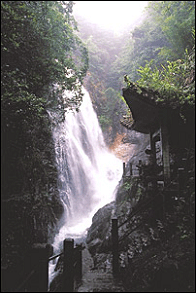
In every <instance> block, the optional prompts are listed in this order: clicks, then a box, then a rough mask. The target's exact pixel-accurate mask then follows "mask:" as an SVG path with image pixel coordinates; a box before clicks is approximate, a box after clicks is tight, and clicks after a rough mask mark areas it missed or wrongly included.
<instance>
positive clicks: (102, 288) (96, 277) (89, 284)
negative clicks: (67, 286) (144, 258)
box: [75, 248, 126, 292]
mask: <svg viewBox="0 0 196 293" xmlns="http://www.w3.org/2000/svg"><path fill="white" fill-rule="evenodd" d="M82 261H83V268H82V269H83V276H82V281H81V284H79V286H78V287H77V289H75V292H126V291H125V289H124V288H123V286H122V283H121V282H120V280H118V279H114V277H113V275H112V268H111V267H109V268H106V269H105V270H103V269H94V268H93V267H94V265H93V259H92V257H91V255H90V253H89V252H88V249H86V248H85V249H84V250H83V253H82Z"/></svg>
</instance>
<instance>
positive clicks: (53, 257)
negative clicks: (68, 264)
mask: <svg viewBox="0 0 196 293" xmlns="http://www.w3.org/2000/svg"><path fill="white" fill-rule="evenodd" d="M61 255H63V252H61V253H59V254H56V255H53V256H51V257H49V259H48V261H51V260H53V259H55V258H56V257H58V256H61Z"/></svg>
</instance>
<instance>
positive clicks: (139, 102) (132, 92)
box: [121, 86, 171, 185]
mask: <svg viewBox="0 0 196 293" xmlns="http://www.w3.org/2000/svg"><path fill="white" fill-rule="evenodd" d="M154 96H155V93H153V94H152V93H150V92H149V93H148V92H147V91H146V90H143V91H141V90H140V92H139V91H138V89H137V87H136V86H133V87H130V88H126V89H123V97H124V99H125V101H126V103H127V105H128V106H129V108H130V110H131V113H132V117H133V123H127V122H126V123H123V121H121V123H122V124H123V125H124V126H125V127H127V128H129V129H132V130H135V131H137V132H141V133H145V134H149V135H150V147H151V149H150V160H151V163H152V164H156V142H157V141H159V140H160V141H161V151H162V163H163V175H164V184H165V185H166V184H168V183H169V182H170V179H171V176H170V160H169V152H170V151H169V133H168V127H169V120H168V109H166V108H164V107H159V106H158V105H157V104H156V102H155V99H154V98H155V97H154Z"/></svg>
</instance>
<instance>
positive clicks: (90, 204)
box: [49, 88, 122, 282]
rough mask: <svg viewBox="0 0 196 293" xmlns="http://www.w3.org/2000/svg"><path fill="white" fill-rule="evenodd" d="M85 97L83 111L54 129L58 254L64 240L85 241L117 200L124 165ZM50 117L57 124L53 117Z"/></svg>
mask: <svg viewBox="0 0 196 293" xmlns="http://www.w3.org/2000/svg"><path fill="white" fill-rule="evenodd" d="M83 93H84V97H83V102H82V105H81V107H80V111H79V112H69V113H67V114H66V116H65V121H64V122H61V123H59V124H56V125H55V126H54V128H53V139H54V143H55V152H56V162H57V168H58V178H59V195H60V198H61V200H62V203H63V205H64V215H63V218H62V219H61V223H63V225H62V227H61V229H60V231H59V233H58V234H57V235H56V237H55V239H54V243H53V247H54V253H55V254H56V253H58V252H59V251H60V250H61V249H62V243H63V240H64V239H65V238H67V237H71V238H74V239H77V238H81V237H85V233H86V230H87V228H89V227H90V225H91V222H92V217H93V215H94V214H95V212H96V211H97V210H98V209H99V208H101V207H102V206H104V205H105V204H107V203H109V202H111V201H113V200H114V197H115V188H116V186H117V184H118V182H119V180H120V179H121V176H122V162H121V160H119V159H118V158H116V157H115V156H114V155H113V154H112V153H110V152H109V151H108V149H107V147H106V145H105V142H104V139H103V134H102V131H101V128H100V126H99V123H98V119H97V115H96V113H95V111H94V110H93V106H92V103H91V99H90V96H89V94H88V92H87V91H86V90H85V89H84V88H83ZM49 114H50V117H51V119H52V120H53V121H54V119H55V118H54V113H53V115H52V113H51V112H50V113H49ZM54 267H55V264H50V266H49V282H51V281H52V279H53V278H54V276H55V273H54Z"/></svg>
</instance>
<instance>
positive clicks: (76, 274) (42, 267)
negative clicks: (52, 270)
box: [15, 238, 83, 292]
mask: <svg viewBox="0 0 196 293" xmlns="http://www.w3.org/2000/svg"><path fill="white" fill-rule="evenodd" d="M82 249H83V247H82V245H77V244H76V246H75V247H74V239H71V238H66V239H65V240H64V242H63V252H61V253H59V254H56V255H53V256H51V255H52V254H53V247H52V245H50V244H47V243H35V244H33V246H32V249H30V251H29V253H28V254H27V256H26V258H25V271H26V276H25V279H24V280H23V282H22V283H21V284H20V286H19V287H18V288H17V289H16V290H15V292H48V286H49V284H48V277H49V276H48V264H49V261H51V260H53V259H55V258H57V257H59V256H63V274H62V283H61V288H60V289H61V291H62V292H74V285H75V284H76V285H77V282H78V283H79V282H80V280H81V278H82ZM75 282H76V283H75Z"/></svg>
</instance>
